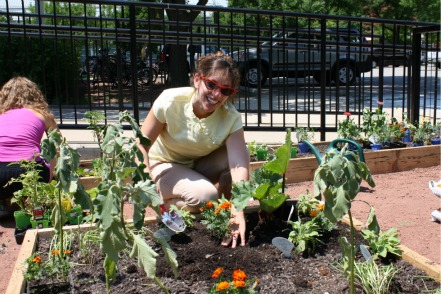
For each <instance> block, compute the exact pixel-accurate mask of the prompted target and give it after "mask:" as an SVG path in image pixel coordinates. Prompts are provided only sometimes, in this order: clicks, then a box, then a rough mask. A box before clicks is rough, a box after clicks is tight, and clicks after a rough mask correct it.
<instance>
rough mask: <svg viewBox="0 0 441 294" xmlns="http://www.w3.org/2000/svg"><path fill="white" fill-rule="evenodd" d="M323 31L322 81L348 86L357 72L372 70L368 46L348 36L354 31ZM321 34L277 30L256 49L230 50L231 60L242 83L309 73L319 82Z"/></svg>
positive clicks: (314, 29) (303, 30)
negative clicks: (235, 63) (324, 67)
mask: <svg viewBox="0 0 441 294" xmlns="http://www.w3.org/2000/svg"><path fill="white" fill-rule="evenodd" d="M325 33H326V52H325V58H326V60H325V62H324V63H325V66H326V84H328V85H329V84H331V82H335V83H337V82H338V83H339V84H340V85H342V86H344V85H351V84H354V83H355V80H356V77H357V76H360V74H361V73H363V72H368V71H370V70H372V62H371V60H370V59H369V56H370V52H369V49H368V47H369V46H367V45H366V47H364V46H363V44H360V40H359V39H355V40H354V41H352V40H351V39H350V38H352V36H354V37H356V36H357V35H360V33H359V32H358V31H353V29H351V30H348V29H346V30H336V29H327V30H326V32H325ZM321 36H322V31H321V30H320V29H317V28H310V29H296V30H292V31H289V32H281V33H277V34H275V35H274V36H273V37H272V38H271V41H272V42H264V43H262V44H260V46H258V48H246V49H243V50H239V51H235V52H233V54H232V56H233V59H234V60H236V61H237V62H238V64H239V67H240V69H241V73H242V83H243V84H246V85H249V86H251V87H257V86H258V85H259V84H260V85H264V84H265V82H266V81H267V79H268V77H270V76H271V77H280V76H284V77H305V76H313V77H314V79H315V80H316V81H317V82H320V80H321V64H322V50H321V48H322V47H321ZM345 38H346V39H345ZM360 49H361V50H360Z"/></svg>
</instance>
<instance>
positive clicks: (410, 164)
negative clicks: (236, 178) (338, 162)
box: [250, 142, 441, 184]
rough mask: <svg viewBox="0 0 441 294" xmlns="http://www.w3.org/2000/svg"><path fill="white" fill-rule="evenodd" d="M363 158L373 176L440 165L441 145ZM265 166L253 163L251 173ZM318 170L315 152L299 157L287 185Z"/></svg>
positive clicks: (369, 153)
mask: <svg viewBox="0 0 441 294" xmlns="http://www.w3.org/2000/svg"><path fill="white" fill-rule="evenodd" d="M315 145H317V146H319V145H324V146H328V143H326V142H321V143H317V144H315ZM318 149H320V147H318ZM324 149H326V148H324ZM364 157H365V160H366V164H367V165H368V167H369V169H370V171H371V173H372V174H384V173H392V172H400V171H407V170H411V169H414V168H417V167H420V168H424V167H431V166H435V165H438V164H439V163H440V160H441V148H440V146H439V145H427V146H420V147H406V148H396V149H384V150H378V151H372V150H366V152H364ZM262 164H263V162H262V161H258V162H251V164H250V169H251V171H253V170H255V169H257V168H259V167H261V166H262ZM317 167H318V161H317V159H316V158H315V156H314V155H312V153H308V154H302V157H300V158H292V159H290V161H289V166H288V168H287V171H286V183H287V184H291V183H299V182H304V181H311V180H313V178H314V172H315V170H316V169H317Z"/></svg>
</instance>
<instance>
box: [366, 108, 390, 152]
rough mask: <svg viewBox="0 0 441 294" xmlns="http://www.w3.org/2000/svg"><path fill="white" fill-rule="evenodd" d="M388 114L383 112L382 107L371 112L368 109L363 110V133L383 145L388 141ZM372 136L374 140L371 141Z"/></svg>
mask: <svg viewBox="0 0 441 294" xmlns="http://www.w3.org/2000/svg"><path fill="white" fill-rule="evenodd" d="M387 116H388V114H387V113H386V112H384V111H383V110H382V107H379V108H377V109H376V110H375V111H374V112H371V111H370V110H369V109H368V108H365V109H364V110H363V125H362V131H363V132H364V134H365V136H366V137H367V138H368V139H369V140H371V141H372V140H374V141H377V142H378V143H383V142H385V141H387V139H386V138H385V131H386V132H387V131H388V129H389V125H388V119H387ZM371 136H373V138H372V139H371Z"/></svg>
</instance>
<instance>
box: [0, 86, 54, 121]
mask: <svg viewBox="0 0 441 294" xmlns="http://www.w3.org/2000/svg"><path fill="white" fill-rule="evenodd" d="M18 108H30V109H32V110H35V111H37V112H38V113H41V114H42V115H43V116H52V115H51V114H50V111H49V106H48V104H47V102H46V99H45V98H44V95H43V93H42V92H41V91H40V89H39V88H38V86H37V84H35V83H34V82H32V81H31V80H29V79H27V78H25V77H14V78H12V79H10V80H9V81H7V82H6V83H5V84H4V85H3V87H2V89H1V90H0V114H3V113H5V112H6V111H8V110H11V109H18Z"/></svg>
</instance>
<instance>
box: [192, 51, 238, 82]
mask: <svg viewBox="0 0 441 294" xmlns="http://www.w3.org/2000/svg"><path fill="white" fill-rule="evenodd" d="M214 71H223V74H224V75H228V76H229V77H230V78H231V85H232V86H233V87H234V88H237V87H238V86H239V83H240V72H239V68H238V67H237V64H236V63H235V62H234V61H233V58H231V56H228V55H226V54H224V53H222V52H221V51H218V52H216V53H212V54H208V55H204V56H201V57H200V58H199V59H198V61H197V65H196V69H195V73H197V74H202V75H204V76H207V77H209V76H210V75H211V74H212V73H213V72H214Z"/></svg>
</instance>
